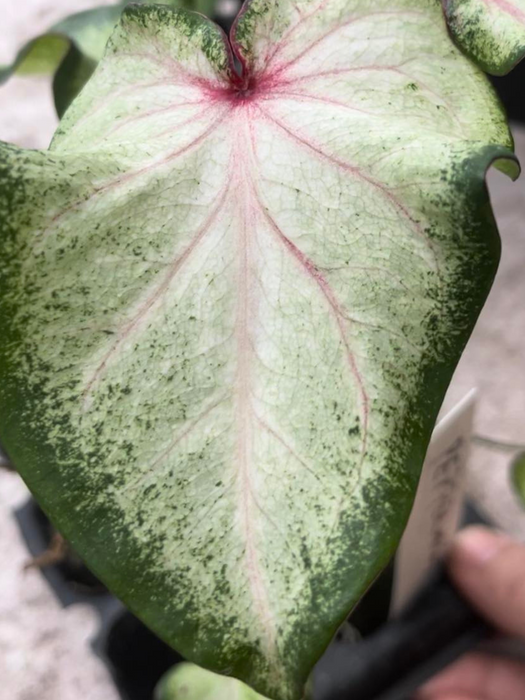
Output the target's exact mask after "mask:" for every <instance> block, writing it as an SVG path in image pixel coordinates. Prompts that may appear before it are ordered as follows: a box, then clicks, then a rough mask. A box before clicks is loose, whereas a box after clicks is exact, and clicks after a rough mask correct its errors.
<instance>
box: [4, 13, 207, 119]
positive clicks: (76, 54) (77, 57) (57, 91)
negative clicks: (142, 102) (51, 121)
mask: <svg viewBox="0 0 525 700" xmlns="http://www.w3.org/2000/svg"><path fill="white" fill-rule="evenodd" d="M152 1H153V2H155V3H156V4H163V5H169V6H170V7H173V8H185V9H190V10H196V11H198V12H202V13H204V14H207V15H211V13H212V11H213V6H214V2H215V0H143V2H146V3H151V2H152ZM128 4H129V0H124V2H120V3H117V4H115V5H107V6H101V7H95V8H93V9H92V10H85V11H83V12H78V13H76V14H74V15H71V16H69V17H66V18H65V19H63V20H61V21H60V22H58V23H57V24H55V25H53V26H52V27H51V28H50V29H49V30H48V31H47V32H46V33H45V34H42V35H40V36H38V37H36V38H35V39H32V40H31V41H30V42H28V43H27V44H26V45H25V46H24V47H23V48H22V49H21V50H20V51H19V53H18V55H17V56H16V58H15V60H14V61H13V63H12V64H11V65H9V66H3V67H0V84H1V83H3V82H5V81H6V80H8V78H10V77H11V76H12V75H19V76H24V75H53V76H54V78H53V95H54V98H55V108H56V111H57V114H58V115H59V116H60V117H61V116H62V115H63V114H64V112H65V111H66V109H67V108H68V107H69V105H70V104H71V102H72V101H73V100H74V99H75V97H76V96H77V95H78V93H79V92H80V90H81V89H82V88H83V87H84V85H85V84H86V82H87V81H88V80H89V78H90V77H91V75H92V74H93V71H94V70H95V68H96V66H97V64H98V62H99V61H100V60H101V58H102V56H103V54H104V49H105V47H106V44H107V41H108V39H109V37H110V35H111V32H112V31H113V29H114V28H115V25H116V24H117V22H118V21H119V19H120V16H121V14H122V11H123V10H124V8H125V7H126V5H128Z"/></svg>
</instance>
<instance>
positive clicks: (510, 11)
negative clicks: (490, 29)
mask: <svg viewBox="0 0 525 700" xmlns="http://www.w3.org/2000/svg"><path fill="white" fill-rule="evenodd" d="M482 1H483V3H484V4H485V5H486V6H487V7H488V8H489V9H491V10H492V9H494V6H496V7H497V8H498V9H499V10H501V11H502V12H504V13H505V14H506V15H510V16H511V17H513V18H514V19H516V20H517V21H518V22H520V23H521V24H525V12H523V10H520V9H519V8H518V7H516V6H515V5H513V4H512V3H511V2H509V1H508V0H482Z"/></svg>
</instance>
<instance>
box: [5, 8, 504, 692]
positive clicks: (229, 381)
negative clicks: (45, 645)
mask: <svg viewBox="0 0 525 700" xmlns="http://www.w3.org/2000/svg"><path fill="white" fill-rule="evenodd" d="M364 37H366V40H365V39H364ZM233 41H234V46H235V48H236V50H237V53H238V55H240V56H241V58H242V59H243V60H244V61H245V64H246V65H245V68H246V67H248V68H249V70H250V71H251V72H250V73H248V74H246V73H245V75H244V77H245V78H246V80H245V81H244V82H243V83H242V86H243V89H241V88H240V85H241V82H240V81H239V79H238V78H237V77H235V76H233V75H232V73H231V70H232V68H231V58H230V54H229V48H228V46H227V44H226V43H225V41H224V37H223V36H222V35H221V34H220V33H219V32H218V30H217V29H216V28H215V27H214V26H213V25H211V24H210V23H209V22H208V21H207V20H206V19H205V18H203V17H199V16H196V15H189V14H186V13H184V12H181V11H173V10H170V9H169V8H166V7H160V6H159V7H156V6H151V7H130V8H129V9H128V10H126V12H125V13H124V17H123V19H122V21H121V22H120V23H119V25H118V28H117V29H116V30H115V32H114V34H113V36H112V38H111V40H110V43H109V46H108V50H107V53H106V56H105V58H104V60H103V61H102V62H101V63H100V65H99V66H98V67H97V69H96V70H95V73H94V75H93V77H92V79H91V80H90V81H89V82H88V83H87V84H86V86H85V87H84V89H83V90H82V92H81V94H80V95H79V97H78V98H77V99H76V100H75V101H74V103H73V104H72V105H71V107H70V108H69V109H68V111H67V114H66V115H65V117H64V118H63V120H62V122H61V124H60V128H59V129H58V131H57V133H56V135H55V138H54V140H53V144H52V148H51V150H50V151H48V152H44V153H39V152H33V151H22V150H19V149H15V148H13V147H10V146H6V145H2V146H1V147H0V335H1V337H2V343H1V344H0V438H1V440H2V443H3V444H5V446H6V448H7V450H8V453H9V455H10V457H11V459H12V460H13V462H14V463H15V465H16V467H17V469H18V470H19V472H20V473H21V474H22V475H23V477H24V478H25V479H26V480H27V482H28V484H29V485H30V487H31V489H32V490H33V492H34V493H35V494H36V496H37V498H38V499H39V500H40V501H41V503H42V504H43V507H44V508H45V509H46V511H47V512H49V513H50V515H51V516H52V518H53V519H54V521H55V522H56V525H57V526H58V527H59V528H60V529H61V530H62V531H63V532H64V534H65V535H66V537H67V538H68V540H70V541H71V542H72V544H73V546H74V547H75V549H76V550H77V551H78V552H79V553H80V554H81V556H82V557H83V558H84V559H85V560H86V561H87V562H88V564H89V566H90V567H91V568H92V569H93V570H94V571H95V572H96V573H97V575H98V576H99V577H100V578H101V579H103V580H104V581H105V582H106V583H107V585H108V586H109V587H110V588H111V589H112V590H113V591H115V593H116V594H117V595H119V596H120V597H121V598H122V599H123V600H124V601H125V602H126V603H127V604H128V605H129V606H130V607H131V608H132V609H133V610H134V611H135V612H136V613H137V614H138V615H139V616H140V617H141V618H142V619H143V620H144V621H145V622H146V623H147V624H148V625H149V626H150V627H152V629H153V630H154V631H155V632H156V633H157V634H159V635H160V636H161V637H162V638H163V639H165V640H166V641H167V642H168V643H170V644H171V645H172V646H174V647H175V648H176V649H177V650H178V651H179V652H180V653H181V654H182V655H183V656H184V657H185V658H187V659H188V660H191V661H194V662H196V663H198V664H200V665H201V666H204V667H206V668H208V669H209V670H211V671H214V672H217V673H222V674H225V675H228V676H231V677H234V678H238V679H241V680H242V681H244V682H246V683H248V684H249V685H251V686H253V687H254V688H255V690H256V691H257V692H259V693H262V694H263V695H265V696H267V697H271V698H272V700H299V698H301V696H302V695H303V691H304V685H305V682H306V680H307V678H308V676H309V674H310V671H311V669H312V667H313V665H314V664H315V662H316V661H317V659H318V658H319V657H320V655H321V654H322V653H323V651H324V649H325V648H326V646H327V645H328V644H329V642H330V640H331V638H332V636H333V634H334V633H335V631H336V630H337V629H338V627H339V625H340V624H341V622H342V621H343V620H344V619H346V617H347V616H348V613H349V610H350V609H351V608H352V607H353V606H354V605H355V604H356V602H357V601H358V600H359V598H360V597H361V595H362V594H363V592H364V591H365V590H366V589H367V587H368V586H369V584H370V583H371V582H372V581H373V580H374V578H375V577H376V576H377V574H378V572H379V571H380V570H381V569H382V567H384V566H385V564H386V563H387V562H388V560H389V559H390V557H391V555H392V553H393V551H394V550H395V547H396V546H397V543H398V540H399V537H400V534H401V532H402V530H403V527H404V525H405V522H406V519H407V516H408V513H409V511H410V507H411V504H412V499H413V496H414V493H415V489H416V486H417V481H418V478H419V473H420V469H421V464H422V461H423V457H424V454H425V451H426V448H427V445H428V440H429V436H430V434H431V430H432V428H433V424H434V420H435V417H436V414H437V411H438V409H439V406H440V404H441V400H442V398H443V395H444V392H445V390H446V387H447V385H448V382H449V380H450V377H451V374H452V372H453V370H454V367H455V365H456V363H457V361H458V358H459V356H460V354H461V351H462V349H463V347H464V345H465V343H466V341H467V339H468V337H469V334H470V332H471V330H472V327H473V325H474V323H475V320H476V318H477V315H478V313H479V311H480V309H481V307H482V305H483V302H484V300H485V297H486V295H487V293H488V290H489V288H490V285H491V282H492V279H493V276H494V273H495V269H496V266H497V260H498V256H499V238H498V235H497V231H496V227H495V224H494V220H493V217H492V213H491V209H490V203H489V199H488V194H487V191H486V187H485V183H484V175H485V171H486V169H487V168H488V167H489V165H490V164H491V163H492V162H493V161H494V160H495V159H496V160H497V162H498V164H500V163H504V162H506V163H507V165H508V162H509V159H511V157H512V152H511V150H510V149H511V146H512V142H511V138H510V134H509V132H508V128H507V126H506V123H505V118H504V115H503V114H502V111H501V107H500V105H499V103H498V101H497V100H496V98H495V97H494V93H493V92H492V90H491V88H490V86H489V85H488V83H487V81H486V78H485V76H484V75H483V74H482V73H481V72H480V71H478V70H477V69H475V68H474V66H473V65H472V63H471V62H470V61H468V60H467V59H466V58H465V57H464V56H463V55H462V54H461V52H460V51H459V50H458V49H456V47H455V46H454V45H453V44H452V43H451V41H450V38H449V36H448V33H447V28H446V25H445V20H444V17H443V15H442V12H441V8H440V6H439V4H438V3H437V2H435V0H397V2H395V3H394V4H392V2H391V0H373V2H371V1H370V0H366V1H365V0H355V2H353V3H351V4H350V6H349V4H348V3H347V2H342V1H339V0H333V1H330V2H328V3H321V5H319V3H318V1H317V0H316V1H315V2H314V0H302V1H300V2H295V3H292V2H289V1H288V0H281V1H276V2H273V3H266V2H263V1H262V0H261V2H259V0H254V2H252V3H248V4H247V5H246V6H245V11H244V13H243V14H242V15H241V17H240V19H239V22H238V24H237V28H236V30H235V32H234V39H233ZM436 66H439V70H436ZM514 167H515V165H514Z"/></svg>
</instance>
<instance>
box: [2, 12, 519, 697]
mask: <svg viewBox="0 0 525 700" xmlns="http://www.w3.org/2000/svg"><path fill="white" fill-rule="evenodd" d="M94 4H95V3H94V2H91V1H90V0H76V2H75V3H72V2H70V0H23V2H21V0H0V9H1V12H2V25H1V26H0V64H1V63H6V62H8V61H10V60H11V59H12V57H13V56H14V54H15V51H16V48H17V47H18V46H20V45H21V44H22V43H23V42H24V41H25V40H26V39H28V38H30V37H31V36H33V35H34V34H35V33H38V32H39V31H42V30H44V29H45V28H46V27H47V26H49V25H50V24H51V23H53V22H54V21H56V20H57V19H59V18H60V17H61V16H62V15H63V14H66V13H67V12H71V11H73V10H75V11H76V10H81V9H85V8H86V7H89V6H91V5H94ZM99 4H100V0H99ZM108 4H109V3H108ZM55 126H56V118H55V115H54V110H53V105H52V99H51V92H50V87H49V81H47V80H40V79H38V80H35V79H23V80H21V79H15V80H13V81H12V82H11V83H9V84H8V85H7V86H4V87H1V88H0V139H3V140H6V141H12V142H15V143H17V144H19V145H22V146H26V147H30V148H35V147H45V146H46V145H47V144H48V143H49V140H50V138H51V135H52V133H53V130H54V128H55ZM514 132H515V135H516V140H517V150H518V153H519V154H521V156H522V160H523V162H524V163H525V129H522V128H518V127H516V128H515V129H514ZM524 184H525V183H524V179H523V178H522V179H521V180H520V181H518V182H517V183H515V184H512V183H511V182H510V181H508V180H507V179H506V178H504V177H503V176H502V175H500V174H499V173H493V174H491V176H490V185H491V192H492V197H493V202H494V208H495V211H496V217H497V219H498V221H499V225H500V229H501V234H502V238H503V259H502V264H501V268H500V272H499V274H498V279H497V282H496V285H495V287H494V290H493V292H492V295H491V297H490V300H489V302H488V304H487V306H486V308H485V310H484V312H483V314H482V316H481V318H480V321H479V323H478V326H477V328H476V331H475V333H474V335H473V337H472V340H471V342H470V344H469V346H468V349H467V351H466V352H465V355H464V357H463V359H462V361H461V363H460V366H459V367H458V370H457V372H456V375H455V378H454V381H453V384H452V386H451V388H450V391H449V394H448V396H447V399H446V402H445V406H446V407H451V406H452V405H453V404H454V403H455V402H456V401H457V400H459V399H460V398H462V397H463V396H464V395H465V394H466V393H467V391H468V390H469V389H470V388H472V387H474V386H476V387H478V388H479V391H480V403H479V410H478V414H477V418H476V430H477V432H478V433H481V434H483V435H486V436H489V437H493V438H497V439H500V440H508V441H513V442H516V441H521V442H523V443H525V352H524V344H525V334H524V330H525V303H524V297H525V197H524ZM508 463H509V455H506V454H499V453H497V452H491V451H487V450H486V449H481V448H479V447H475V448H473V452H472V458H471V461H470V472H469V490H470V492H471V494H472V495H474V496H475V497H476V499H477V500H478V502H479V503H481V506H482V508H483V509H484V510H485V511H486V512H487V513H489V514H490V515H491V516H492V517H493V518H494V519H495V521H496V522H497V523H498V524H499V525H500V526H501V527H504V528H506V529H507V530H509V531H510V532H513V533H515V534H516V535H518V536H520V537H522V538H523V539H525V516H524V515H523V514H522V512H521V510H520V508H519V506H518V504H517V501H516V499H515V497H514V495H513V494H512V492H511V490H510V488H509V484H508ZM26 498H27V491H26V489H25V487H24V485H23V484H22V482H21V481H20V479H19V477H18V476H17V475H16V474H12V473H8V472H5V471H1V470H0V684H1V686H0V697H2V698H4V697H5V698H6V700H7V699H8V698H9V700H77V698H78V699H79V700H80V699H81V700H116V698H117V695H116V691H115V690H114V688H113V686H112V684H111V682H110V679H109V675H108V673H107V671H106V669H105V668H104V666H103V665H102V663H101V662H100V661H99V660H98V659H96V658H95V657H94V656H93V655H92V653H91V650H90V647H89V642H90V639H91V638H92V637H93V635H94V634H95V632H96V629H97V616H96V614H95V612H94V610H93V609H92V608H91V607H90V606H87V605H73V606H71V607H69V608H67V609H65V610H64V609H61V607H60V605H59V603H58V601H57V600H56V599H55V597H54V596H53V594H52V593H51V591H50V589H49V586H48V585H47V582H46V581H45V579H44V578H43V577H42V575H41V573H40V572H38V571H34V570H31V571H24V564H25V563H26V561H27V558H28V553H27V550H26V548H25V545H24V543H23V542H22V540H21V536H20V533H19V531H18V528H17V526H16V523H15V520H14V518H13V512H14V510H15V509H16V508H17V507H19V506H20V505H22V504H23V502H24V501H25V499H26Z"/></svg>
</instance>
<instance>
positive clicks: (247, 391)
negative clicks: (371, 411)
mask: <svg viewBox="0 0 525 700" xmlns="http://www.w3.org/2000/svg"><path fill="white" fill-rule="evenodd" d="M236 126H237V129H238V131H239V134H238V136H237V139H236V142H235V146H234V157H233V169H234V174H233V177H232V180H233V181H234V182H235V185H236V188H237V189H238V191H239V206H240V212H239V218H240V226H239V234H238V259H239V265H238V272H237V278H238V294H237V298H238V307H237V318H236V337H237V377H236V386H235V398H236V426H237V460H238V476H239V491H240V511H241V520H242V528H243V532H244V540H245V557H246V566H247V576H248V580H249V584H250V589H251V593H252V598H253V601H254V605H255V608H256V610H257V616H258V618H259V620H260V622H261V625H262V629H263V633H264V636H263V640H262V641H263V644H264V647H265V652H266V654H267V656H268V657H270V658H272V659H274V660H275V658H276V655H277V650H276V630H275V625H274V621H273V614H272V611H271V607H270V603H269V600H268V591H267V589H266V586H265V584H264V581H263V576H262V571H261V563H260V560H259V553H258V550H257V546H256V535H255V531H254V522H253V516H252V509H253V506H257V503H256V501H255V500H254V497H253V484H252V474H251V471H252V459H253V456H252V455H253V441H252V435H253V410H252V406H251V386H250V385H251V380H252V376H251V368H250V347H251V339H250V331H249V325H250V320H251V314H252V304H251V299H252V285H251V280H250V267H251V264H252V261H251V256H250V248H251V246H250V235H253V234H254V233H255V227H256V221H255V216H254V200H253V195H252V188H251V184H250V180H251V177H252V175H251V173H250V172H249V168H248V167H247V163H246V157H247V154H248V153H249V148H250V139H249V137H247V135H246V124H243V123H241V120H238V121H237V122H236ZM249 229H251V231H250V230H249Z"/></svg>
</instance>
